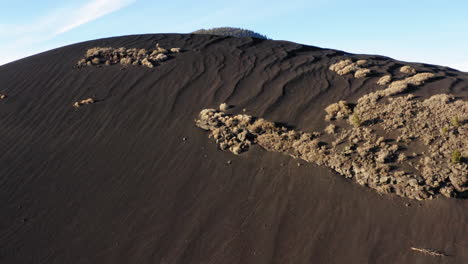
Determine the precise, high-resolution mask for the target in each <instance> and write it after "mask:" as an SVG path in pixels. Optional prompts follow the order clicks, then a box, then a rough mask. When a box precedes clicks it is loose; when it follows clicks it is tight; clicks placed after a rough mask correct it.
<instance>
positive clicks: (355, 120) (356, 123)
mask: <svg viewBox="0 0 468 264" xmlns="http://www.w3.org/2000/svg"><path fill="white" fill-rule="evenodd" d="M350 121H351V124H353V126H354V127H359V126H360V125H361V120H360V119H359V116H358V114H357V113H353V115H352V116H351V119H350Z"/></svg>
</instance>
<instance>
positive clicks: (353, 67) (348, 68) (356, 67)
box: [328, 59, 370, 78]
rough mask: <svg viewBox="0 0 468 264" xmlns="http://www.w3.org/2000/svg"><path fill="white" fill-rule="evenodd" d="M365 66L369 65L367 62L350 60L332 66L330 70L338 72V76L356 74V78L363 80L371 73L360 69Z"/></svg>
mask: <svg viewBox="0 0 468 264" xmlns="http://www.w3.org/2000/svg"><path fill="white" fill-rule="evenodd" d="M365 64H367V61H366V60H358V61H357V62H352V61H351V60H350V59H346V60H341V61H339V62H337V63H335V64H332V65H330V67H329V68H328V69H329V70H331V71H334V72H336V73H337V74H338V75H346V74H350V73H354V77H355V78H363V77H366V75H367V74H368V73H370V70H369V69H366V68H362V67H360V66H362V65H365Z"/></svg>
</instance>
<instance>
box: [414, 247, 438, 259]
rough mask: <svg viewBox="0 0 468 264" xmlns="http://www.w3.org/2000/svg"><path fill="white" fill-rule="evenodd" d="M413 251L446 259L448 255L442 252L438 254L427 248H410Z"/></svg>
mask: <svg viewBox="0 0 468 264" xmlns="http://www.w3.org/2000/svg"><path fill="white" fill-rule="evenodd" d="M410 249H411V250H413V251H417V252H420V253H423V254H424V255H428V256H432V257H445V256H446V255H445V254H443V253H440V252H437V251H435V250H432V249H427V248H417V247H411V248H410Z"/></svg>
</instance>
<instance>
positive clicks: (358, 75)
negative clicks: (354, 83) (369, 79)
mask: <svg viewBox="0 0 468 264" xmlns="http://www.w3.org/2000/svg"><path fill="white" fill-rule="evenodd" d="M370 72H371V70H369V69H358V70H357V71H356V72H355V73H354V78H364V77H366V76H367V74H369V73H370Z"/></svg>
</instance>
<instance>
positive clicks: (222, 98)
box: [0, 34, 468, 264]
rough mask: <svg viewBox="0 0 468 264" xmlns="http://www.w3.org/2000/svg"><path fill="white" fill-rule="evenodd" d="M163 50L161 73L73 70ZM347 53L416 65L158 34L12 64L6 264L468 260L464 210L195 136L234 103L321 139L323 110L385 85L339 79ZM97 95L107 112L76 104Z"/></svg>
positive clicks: (1, 239) (459, 89)
mask: <svg viewBox="0 0 468 264" xmlns="http://www.w3.org/2000/svg"><path fill="white" fill-rule="evenodd" d="M156 43H159V44H160V45H161V46H162V47H167V48H171V47H180V48H182V49H184V50H185V52H182V53H180V54H178V55H177V56H176V57H174V58H172V59H170V60H168V61H166V62H164V63H162V64H161V65H159V66H157V67H155V68H153V69H149V68H146V67H142V66H132V67H128V68H125V69H122V67H121V66H120V65H113V66H107V67H106V66H103V67H84V68H79V69H78V68H74V65H75V64H76V63H77V61H78V60H79V59H81V58H82V57H83V55H84V53H85V52H86V50H87V49H88V48H92V47H95V46H112V47H120V46H124V47H127V48H147V49H150V48H152V47H154V45H155V44H156ZM345 56H351V57H352V58H355V59H358V58H359V59H367V60H368V61H371V62H372V64H373V65H374V66H372V67H371V68H372V69H373V70H374V71H375V72H382V71H390V72H394V73H395V75H396V76H398V69H399V67H401V66H403V65H406V64H405V63H403V62H399V61H394V60H392V59H390V58H386V57H380V56H368V55H352V54H346V53H344V52H341V51H334V50H326V49H320V48H316V47H310V46H303V45H299V44H295V43H290V42H282V41H269V40H259V39H252V38H232V37H219V36H206V35H162V34H161V35H139V36H125V37H117V38H110V39H102V40H96V41H90V42H84V43H79V44H76V45H71V46H67V47H64V48H60V49H56V50H52V51H49V52H46V53H42V54H39V55H36V56H32V57H29V58H26V59H23V60H20V61H17V62H13V63H10V64H7V65H4V66H1V67H0V92H1V93H5V94H7V96H8V97H7V98H6V99H3V100H1V101H0V119H1V120H2V128H1V129H0V138H1V139H2V142H1V143H0V210H1V211H0V263H9V264H14V263H48V264H49V263H168V264H169V263H171V264H172V263H183V264H185V263H213V264H215V263H216V264H217V263H223V264H227V263H255V264H260V263H467V262H468V225H467V222H468V201H467V200H462V199H445V198H439V199H435V200H428V201H422V202H417V201H415V200H409V199H404V198H399V197H397V196H394V195H386V196H381V195H379V194H377V193H376V192H374V191H372V190H370V189H368V188H364V187H361V186H359V185H357V184H355V183H354V182H353V181H351V180H346V179H344V178H343V177H341V176H339V175H337V174H335V173H333V172H331V170H328V169H325V168H321V167H318V166H315V165H312V164H306V163H304V162H303V161H300V160H294V159H292V158H289V157H287V156H285V155H282V154H280V153H270V152H267V151H263V150H261V149H260V148H259V147H258V146H254V147H253V148H252V149H251V150H250V151H249V152H246V153H243V154H241V155H239V156H235V155H232V154H231V153H229V152H222V151H220V150H218V149H217V145H216V144H214V143H213V141H212V140H211V139H208V137H207V134H206V132H204V131H203V130H201V129H199V128H197V127H196V126H195V123H194V119H195V118H196V117H197V115H198V113H199V112H200V110H201V109H204V108H216V107H217V106H218V105H219V104H220V103H221V102H227V103H229V104H231V105H233V106H234V107H233V108H232V109H230V111H231V112H232V113H241V112H242V109H244V108H245V109H246V110H247V111H248V113H249V114H251V115H253V116H259V117H263V118H266V119H268V120H273V121H277V122H282V123H284V124H287V125H289V126H292V127H295V128H297V129H300V130H303V131H308V130H315V131H318V130H322V129H323V128H324V127H325V121H324V116H325V112H324V111H323V109H324V108H325V107H326V106H327V105H329V104H331V103H334V102H337V101H338V100H347V101H349V102H355V101H356V100H357V98H359V97H360V96H362V95H364V94H367V93H369V92H371V91H375V90H376V89H381V88H379V87H378V86H377V84H376V81H377V80H378V79H379V78H380V75H378V74H376V75H375V76H371V77H369V78H363V79H354V78H353V77H352V76H339V75H337V74H336V73H334V72H332V71H330V70H328V67H329V65H331V64H332V63H335V62H337V61H339V60H341V59H343V58H344V57H345ZM410 65H411V66H413V67H414V68H415V69H416V70H417V71H429V72H434V73H444V74H445V76H446V77H445V78H441V79H437V80H435V81H431V82H428V83H426V84H425V85H423V86H421V87H420V88H419V89H418V90H416V91H411V92H413V93H415V94H416V95H418V96H421V97H422V98H426V97H428V96H430V95H433V94H439V93H452V94H454V95H456V96H458V97H460V98H462V99H464V100H466V99H467V97H468V74H467V73H461V72H458V71H455V70H451V69H449V68H445V67H438V66H433V65H424V64H410ZM88 97H93V98H96V99H98V102H96V103H94V104H91V105H84V106H82V107H80V108H79V109H75V108H73V107H72V104H73V102H75V101H77V100H81V99H84V98H88ZM228 112H229V111H228ZM184 137H185V138H186V140H183V138H184ZM298 162H299V163H301V164H302V165H301V166H298ZM410 247H419V248H427V249H433V250H436V251H438V252H442V253H444V254H446V255H448V256H445V257H433V256H426V255H423V254H421V253H418V252H415V251H412V250H410Z"/></svg>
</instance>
